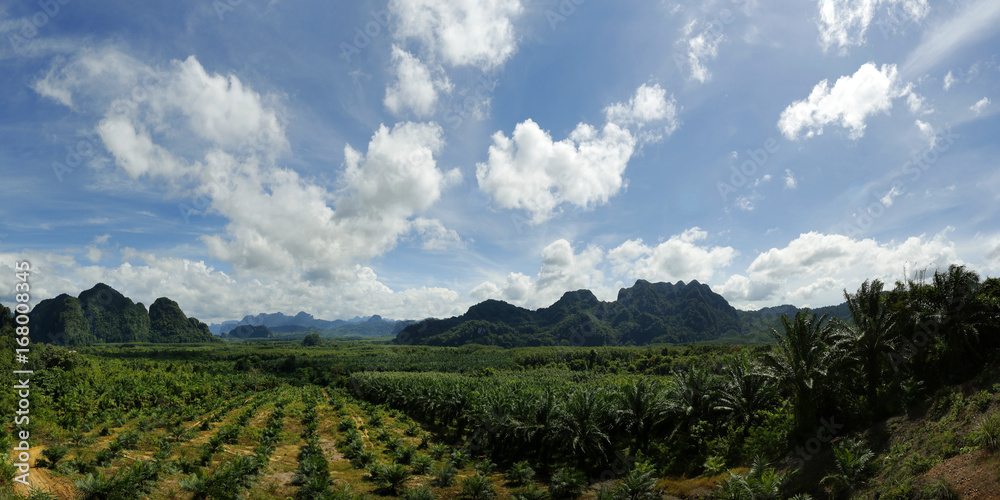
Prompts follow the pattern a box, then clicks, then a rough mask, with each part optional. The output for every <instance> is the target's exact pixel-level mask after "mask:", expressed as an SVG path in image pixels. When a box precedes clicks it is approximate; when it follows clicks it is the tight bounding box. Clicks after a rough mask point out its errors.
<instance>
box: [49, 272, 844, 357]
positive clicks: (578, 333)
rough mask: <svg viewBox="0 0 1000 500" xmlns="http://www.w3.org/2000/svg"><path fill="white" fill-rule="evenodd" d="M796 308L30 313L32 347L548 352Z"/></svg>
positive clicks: (77, 305) (715, 302)
mask: <svg viewBox="0 0 1000 500" xmlns="http://www.w3.org/2000/svg"><path fill="white" fill-rule="evenodd" d="M798 310H799V308H797V307H795V306H792V305H781V306H774V307H767V308H763V309H760V310H757V311H740V310H737V309H735V308H734V307H733V306H731V305H730V304H729V302H727V301H726V299H725V298H723V297H722V296H721V295H719V294H717V293H715V292H713V291H712V289H711V288H710V287H709V286H708V285H705V284H702V283H699V282H697V281H691V282H689V283H684V282H683V281H678V282H677V283H650V282H648V281H645V280H638V281H636V282H635V285H633V286H632V287H629V288H622V289H621V290H620V291H619V292H618V297H617V299H616V300H614V301H610V302H604V301H601V300H598V299H597V297H596V296H595V295H594V294H593V293H592V292H591V291H589V290H577V291H571V292H566V293H565V294H563V296H562V297H561V298H560V299H559V300H558V301H556V302H555V303H554V304H552V305H551V306H548V307H543V308H541V309H537V310H529V309H525V308H522V307H518V306H515V305H512V304H509V303H506V302H503V301H499V300H486V301H484V302H480V303H478V304H476V305H474V306H472V307H470V308H469V309H468V311H466V313H465V314H462V315H460V316H455V317H452V318H446V319H436V318H430V319H425V320H423V321H409V320H407V321H394V320H387V319H383V318H382V317H381V316H378V315H374V316H370V317H366V318H361V317H355V318H354V319H352V320H333V321H330V320H323V319H317V318H315V317H313V315H311V314H308V313H306V312H299V313H298V314H296V315H294V316H289V315H285V314H283V313H280V312H279V313H273V314H257V315H247V316H245V317H244V318H243V319H242V320H240V321H226V322H223V323H220V324H215V325H212V326H211V327H209V326H208V325H206V324H205V323H202V322H200V321H198V320H197V319H195V318H189V317H187V316H186V315H185V314H184V312H183V311H181V309H180V307H179V306H178V305H177V303H176V302H174V301H172V300H170V299H168V298H166V297H160V298H158V299H156V301H154V302H153V304H152V305H151V306H150V307H149V310H147V309H146V307H145V306H144V305H143V304H142V303H141V302H139V303H136V302H133V301H132V300H131V299H129V298H128V297H125V296H124V295H122V294H121V293H119V292H118V291H117V290H115V289H114V288H112V287H110V286H108V285H106V284H104V283H98V284H97V285H95V286H94V287H93V288H91V289H89V290H85V291H83V292H81V293H80V295H79V297H73V296H70V295H68V294H62V295H59V296H58V297H54V298H51V299H47V300H43V301H42V302H40V303H38V305H36V306H35V307H34V309H32V311H31V313H30V316H31V317H30V321H31V325H32V329H31V337H32V341H34V342H48V343H56V344H62V345H89V344H94V343H104V342H111V343H113V342H210V341H214V340H217V338H216V337H215V336H214V335H213V331H214V332H217V333H218V334H220V335H221V336H222V337H224V338H237V339H271V338H275V339H277V338H281V339H286V340H287V339H298V338H303V337H305V336H306V335H308V334H311V333H316V334H319V335H320V336H321V337H345V336H365V337H388V336H392V337H394V338H395V342H396V343H397V344H424V345H443V346H458V345H464V344H485V345H498V346H504V347H515V346H543V345H588V346H589V345H593V346H596V345H645V344H650V343H683V342H696V341H706V340H718V339H736V338H741V337H743V338H746V337H747V336H748V335H751V336H752V334H761V333H763V332H766V331H767V330H768V328H772V327H776V328H780V319H779V318H780V317H781V315H783V314H787V315H788V316H793V315H794V314H795V313H796V312H797V311H798ZM814 312H816V313H819V314H829V315H830V316H831V317H839V318H842V319H845V320H849V319H850V313H849V311H848V310H847V307H846V304H840V305H837V306H829V307H823V308H819V309H815V310H814Z"/></svg>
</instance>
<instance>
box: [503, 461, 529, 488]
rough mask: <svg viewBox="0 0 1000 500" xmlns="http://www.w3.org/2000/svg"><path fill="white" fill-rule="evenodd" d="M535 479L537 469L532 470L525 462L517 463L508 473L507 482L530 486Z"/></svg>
mask: <svg viewBox="0 0 1000 500" xmlns="http://www.w3.org/2000/svg"><path fill="white" fill-rule="evenodd" d="M534 478H535V469H532V468H531V466H530V465H528V462H525V461H520V462H517V463H516V464H514V465H512V466H511V467H510V470H508V471H507V480H508V481H510V482H511V483H512V484H528V483H530V482H531V480H532V479H534Z"/></svg>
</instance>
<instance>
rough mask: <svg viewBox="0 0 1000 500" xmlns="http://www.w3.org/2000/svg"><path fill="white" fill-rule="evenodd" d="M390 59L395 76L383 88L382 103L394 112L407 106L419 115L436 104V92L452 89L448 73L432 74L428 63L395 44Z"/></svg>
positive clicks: (424, 113)
mask: <svg viewBox="0 0 1000 500" xmlns="http://www.w3.org/2000/svg"><path fill="white" fill-rule="evenodd" d="M392 62H393V69H394V70H395V75H396V80H395V81H394V82H392V83H391V84H390V85H389V86H388V87H387V88H386V91H385V101H384V103H385V106H386V107H387V108H389V110H390V111H392V112H393V113H395V114H397V115H398V114H402V113H404V112H405V111H407V110H409V111H411V112H413V114H414V115H416V116H418V117H425V116H428V115H430V114H431V113H433V112H434V107H435V106H436V105H437V102H438V92H450V91H451V89H452V85H451V82H449V81H448V77H447V76H445V75H443V74H441V75H439V76H437V77H436V78H435V77H433V76H432V75H431V70H430V68H428V67H427V65H425V64H424V63H422V62H420V59H418V58H417V57H416V56H414V55H412V54H410V53H409V52H406V51H405V50H403V49H401V48H400V47H399V46H397V45H393V46H392Z"/></svg>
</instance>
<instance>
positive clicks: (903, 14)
mask: <svg viewBox="0 0 1000 500" xmlns="http://www.w3.org/2000/svg"><path fill="white" fill-rule="evenodd" d="M818 3H819V22H818V24H819V31H820V36H819V41H820V45H822V46H823V50H827V49H829V48H831V47H837V48H840V49H841V50H846V49H847V47H850V46H857V45H861V44H863V43H864V42H865V33H867V31H868V28H869V26H870V25H871V23H872V20H873V19H874V18H875V14H876V11H877V10H878V9H879V8H880V7H882V8H884V12H885V13H886V17H885V18H884V19H882V20H879V21H878V22H877V24H878V25H879V27H880V28H881V30H882V34H883V35H884V36H885V35H888V34H889V33H890V32H895V31H896V29H897V27H898V26H900V25H902V24H903V23H904V22H919V21H920V20H922V19H923V18H925V17H927V14H928V13H929V12H930V5H928V4H927V0H819V2H818Z"/></svg>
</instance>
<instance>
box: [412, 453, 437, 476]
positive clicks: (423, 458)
mask: <svg viewBox="0 0 1000 500" xmlns="http://www.w3.org/2000/svg"><path fill="white" fill-rule="evenodd" d="M433 464H434V460H432V459H431V457H430V456H429V455H425V454H423V453H417V454H416V455H414V456H413V459H412V460H410V468H411V469H413V473H414V474H418V475H419V474H427V472H429V471H430V470H431V465H433Z"/></svg>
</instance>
